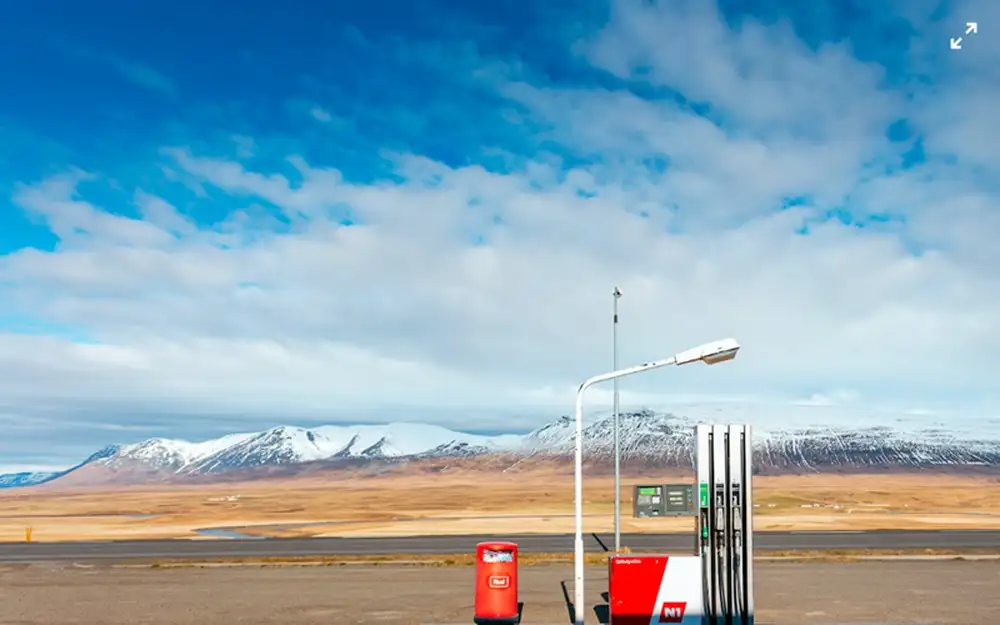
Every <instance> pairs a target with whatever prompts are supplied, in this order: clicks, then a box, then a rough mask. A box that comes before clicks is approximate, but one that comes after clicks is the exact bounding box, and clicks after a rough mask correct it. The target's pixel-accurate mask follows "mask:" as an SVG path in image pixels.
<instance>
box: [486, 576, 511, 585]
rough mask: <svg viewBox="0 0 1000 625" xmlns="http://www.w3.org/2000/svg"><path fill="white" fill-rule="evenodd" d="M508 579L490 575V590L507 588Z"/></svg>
mask: <svg viewBox="0 0 1000 625" xmlns="http://www.w3.org/2000/svg"><path fill="white" fill-rule="evenodd" d="M508 586H510V578H509V577H507V576H506V575H490V588H507V587H508Z"/></svg>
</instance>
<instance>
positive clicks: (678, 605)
mask: <svg viewBox="0 0 1000 625" xmlns="http://www.w3.org/2000/svg"><path fill="white" fill-rule="evenodd" d="M687 605H688V604H687V601H666V602H664V603H663V605H662V606H660V622H661V623H680V622H682V621H683V620H684V612H685V611H686V610H687Z"/></svg>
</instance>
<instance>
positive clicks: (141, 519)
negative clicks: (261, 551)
mask: <svg viewBox="0 0 1000 625" xmlns="http://www.w3.org/2000/svg"><path fill="white" fill-rule="evenodd" d="M690 480H691V476H690V475H678V474H674V475H647V476H643V477H642V478H641V479H635V478H632V477H629V478H626V479H623V488H622V491H623V498H624V499H625V501H624V502H623V505H622V508H623V523H622V525H623V531H626V532H669V531H675V530H676V531H688V530H690V529H691V527H692V524H693V520H692V519H690V518H682V519H634V518H632V503H631V495H632V485H633V484H635V483H638V482H642V483H657V482H684V481H690ZM572 482H573V477H572V474H571V473H568V472H567V471H565V470H559V471H557V470H541V469H539V470H535V471H531V472H516V473H500V472H497V471H482V470H480V471H477V470H472V469H462V470H454V471H446V472H443V473H440V474H434V475H428V474H418V475H407V474H394V475H383V476H375V477H369V476H352V475H340V476H338V475H335V474H334V475H328V476H323V477H322V478H316V477H310V478H299V479H292V480H258V481H253V482H239V483H235V482H234V483H218V484H211V485H205V484H203V485H172V486H156V487H154V486H147V487H121V486H118V487H115V486H104V487H100V488H96V487H91V488H83V487H77V488H72V489H59V488H56V487H55V486H40V487H33V488H22V489H9V490H6V491H0V541H21V540H24V539H25V536H26V530H27V529H28V528H30V529H31V540H32V541H59V540H104V539H138V538H197V537H199V536H208V535H207V534H203V533H199V532H197V531H196V530H199V529H211V528H232V527H239V528H241V529H240V530H239V531H240V532H241V533H244V534H248V535H258V536H283V537H306V536H393V535H413V534H421V535H427V534H489V533H494V532H495V533H504V532H508V533H509V532H510V531H511V528H512V527H514V528H516V530H517V532H518V533H533V532H537V533H564V532H571V531H572V529H573V517H572V512H573V501H572V492H573V491H572ZM754 493H755V510H754V512H755V528H756V529H757V530H809V529H819V530H837V529H843V530H864V529H945V528H967V529H992V528H1000V478H998V477H997V476H995V475H994V476H987V475H979V476H961V475H934V474H926V473H920V474H908V475H825V474H813V475H805V476H774V477H769V476H758V477H756V478H754ZM584 496H585V500H586V502H585V508H584V512H585V514H587V515H589V516H588V518H587V519H586V521H585V523H586V529H587V531H589V532H607V531H610V530H611V528H612V510H613V503H612V501H613V488H612V481H611V479H610V478H609V477H604V476H601V477H588V478H587V481H586V488H585V493H584ZM512 517H513V518H512Z"/></svg>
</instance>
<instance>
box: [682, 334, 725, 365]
mask: <svg viewBox="0 0 1000 625" xmlns="http://www.w3.org/2000/svg"><path fill="white" fill-rule="evenodd" d="M738 351H740V344H739V343H737V342H736V339H722V340H721V341H713V342H711V343H705V344H704V345H701V346H699V347H695V348H694V349H689V350H686V351H683V352H681V353H679V354H677V355H676V356H674V360H675V364H677V365H686V364H688V363H692V362H699V361H700V362H703V363H705V364H706V365H717V364H719V363H720V362H726V361H728V360H732V359H733V358H736V353H737V352H738Z"/></svg>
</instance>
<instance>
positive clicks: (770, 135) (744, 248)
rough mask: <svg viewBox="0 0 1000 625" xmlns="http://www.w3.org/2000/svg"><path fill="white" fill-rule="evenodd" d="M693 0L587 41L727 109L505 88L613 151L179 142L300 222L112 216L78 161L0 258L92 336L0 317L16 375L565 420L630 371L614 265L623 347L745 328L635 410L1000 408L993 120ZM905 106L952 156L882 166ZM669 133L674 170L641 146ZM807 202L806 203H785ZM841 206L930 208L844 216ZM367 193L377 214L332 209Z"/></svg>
mask: <svg viewBox="0 0 1000 625" xmlns="http://www.w3.org/2000/svg"><path fill="white" fill-rule="evenodd" d="M671 6H674V5H671ZM673 11H674V9H673V8H658V9H653V8H645V7H644V6H643V5H642V4H641V3H638V2H624V1H623V2H620V3H618V8H617V10H616V11H615V12H614V15H613V18H612V21H611V22H610V24H609V25H608V27H607V28H606V29H605V30H604V31H602V32H601V33H599V34H598V35H596V36H595V37H594V38H592V39H591V40H588V41H587V42H584V43H583V44H581V46H580V50H581V52H582V53H584V54H586V55H587V58H589V59H591V60H592V61H593V62H594V63H596V64H598V65H600V66H602V67H604V68H607V69H608V70H610V71H612V72H615V73H618V74H620V75H623V76H624V75H633V71H632V70H633V68H634V67H635V66H636V64H642V65H645V66H646V67H647V68H648V70H649V71H648V73H647V75H648V76H649V77H651V80H653V81H654V82H656V83H660V84H662V85H669V86H672V87H675V88H678V89H680V90H682V91H684V92H685V93H687V94H689V95H690V96H691V97H693V98H695V99H697V100H702V101H707V102H710V103H711V104H713V105H714V106H715V107H716V111H717V112H718V115H719V116H720V119H721V120H723V123H722V124H721V127H720V126H718V125H716V124H713V123H712V122H709V121H707V120H706V119H703V118H701V117H698V116H696V115H694V114H693V113H690V112H688V111H685V110H683V109H681V108H679V107H678V106H677V105H676V104H675V103H674V102H673V101H668V100H661V101H649V100H642V99H640V98H638V97H637V96H635V95H631V94H629V93H626V92H620V93H614V92H607V91H600V90H581V89H576V90H573V91H560V90H558V89H556V88H553V87H546V86H539V85H532V84H528V83H504V84H501V85H500V89H501V91H502V93H503V94H505V95H506V96H507V97H510V98H512V99H513V100H515V101H516V102H518V103H519V104H520V105H521V106H522V107H524V109H525V114H528V115H531V116H533V117H535V118H536V119H539V120H544V121H545V122H546V123H547V124H548V126H549V131H548V132H549V133H550V136H551V138H553V139H556V140H558V141H560V142H562V143H563V144H564V145H566V146H568V147H570V148H573V149H577V150H581V151H583V152H585V153H591V154H601V155H603V156H604V157H605V158H604V162H602V163H601V164H594V165H589V166H580V167H578V168H576V169H574V170H572V171H570V172H568V173H565V172H562V171H560V168H559V166H558V165H557V164H553V163H552V160H551V159H548V158H541V157H540V158H539V160H538V161H537V162H535V163H533V164H531V165H530V166H529V167H528V168H527V170H526V171H523V172H515V173H511V174H497V173H490V172H487V171H485V170H483V169H482V168H479V167H474V166H470V167H464V168H457V169H453V168H450V167H447V166H445V165H444V164H441V163H437V162H434V161H432V160H429V159H426V158H423V157H420V156H415V155H399V156H398V157H397V158H396V161H395V163H396V166H397V173H398V174H399V175H400V176H401V177H402V181H401V182H395V183H390V182H383V183H379V184H375V185H371V186H363V185H356V184H352V183H349V182H345V180H344V177H343V176H342V175H341V174H340V172H338V171H336V170H333V169H325V168H321V167H317V166H312V165H310V164H309V163H306V162H305V161H304V160H303V159H301V158H298V157H296V156H294V155H290V158H289V162H290V163H291V164H292V165H293V166H294V167H295V168H296V169H297V170H298V172H299V174H301V176H302V181H301V183H298V182H297V183H296V184H294V185H293V184H292V183H291V182H290V181H289V180H288V179H287V178H286V177H284V176H282V175H280V174H276V173H271V172H267V171H255V170H251V169H247V168H245V166H244V165H242V164H240V163H239V162H236V161H225V160H219V159H213V158H207V157H203V156H200V155H198V154H195V153H192V152H191V151H189V150H187V149H184V148H171V149H167V150H165V152H164V154H165V155H166V157H167V158H168V159H169V161H170V162H169V167H171V168H175V169H176V170H178V171H180V172H183V175H184V176H185V177H186V178H190V179H191V180H194V181H196V182H197V184H198V185H200V186H203V187H205V188H211V187H216V188H217V189H220V190H222V191H225V192H227V193H230V194H232V195H234V196H236V197H240V198H245V200H246V201H247V202H248V203H249V202H252V201H256V200H255V198H258V199H263V200H265V201H267V202H268V203H271V204H273V205H275V206H277V207H279V208H280V209H281V210H282V211H283V212H284V213H285V214H286V215H287V216H289V217H290V218H291V219H292V222H293V225H294V227H293V228H292V229H291V232H288V233H285V234H261V232H265V233H266V230H267V226H268V224H267V223H266V222H263V221H261V218H260V217H259V216H251V215H250V214H249V213H245V214H241V215H237V216H234V217H233V218H232V219H231V221H230V223H229V225H228V227H227V228H223V229H220V230H213V231H210V230H206V229H201V230H197V231H196V230H195V228H196V226H195V224H194V223H193V222H192V221H190V220H189V219H188V218H186V217H183V216H182V215H181V214H180V213H179V212H178V211H177V210H176V208H174V206H172V205H171V203H170V202H168V201H167V198H159V197H155V196H153V195H151V194H150V193H148V192H146V191H143V190H139V189H137V190H136V191H135V197H134V200H135V205H136V207H137V208H138V209H139V210H140V214H141V215H142V216H143V219H142V220H139V219H129V218H126V217H121V216H114V215H111V214H109V213H106V212H104V211H102V210H101V208H102V207H99V206H96V205H95V204H93V203H91V202H88V201H86V200H85V199H83V198H82V197H80V196H78V195H76V194H75V190H76V184H77V183H78V182H80V181H81V180H83V179H84V178H83V175H82V174H74V175H73V176H66V177H58V178H53V179H49V180H46V181H43V182H40V183H38V184H35V185H31V186H25V187H23V188H21V189H20V190H19V191H18V194H17V196H16V197H15V200H16V201H17V202H18V203H19V204H20V205H21V206H23V207H24V208H25V209H26V210H28V211H30V212H32V213H33V214H34V215H36V216H38V217H39V218H42V219H45V220H46V222H47V223H48V224H49V225H50V227H51V228H52V229H53V231H55V232H56V233H57V234H58V235H59V236H60V237H61V238H62V240H63V246H62V247H61V248H60V249H59V250H57V251H56V252H55V253H51V254H48V253H41V252H38V251H33V250H24V251H21V252H18V253H16V254H11V255H9V256H6V257H0V285H5V286H0V289H3V291H2V292H0V294H3V295H4V296H6V297H9V298H11V301H13V302H16V304H17V306H18V307H19V308H20V309H22V310H25V311H27V312H29V313H30V314H32V315H37V316H40V317H44V318H46V319H48V320H50V321H52V322H58V323H61V324H68V325H73V326H79V327H83V328H86V330H87V333H88V335H90V336H91V337H93V338H94V339H95V341H97V342H98V344H71V343H68V342H66V341H64V340H61V339H57V338H52V337H28V336H13V335H0V395H3V396H5V397H9V398H11V401H17V402H18V403H19V404H20V405H23V406H30V405H31V403H32V402H35V401H43V400H45V401H56V400H60V401H65V402H67V404H73V403H86V402H88V401H91V402H99V403H102V405H106V403H107V402H119V403H120V404H121V405H123V406H128V407H130V408H135V409H151V407H152V406H154V405H155V406H156V407H157V408H158V409H159V410H161V411H162V410H164V409H167V408H169V409H172V410H178V411H209V412H212V411H216V412H243V413H247V414H262V415H267V417H268V419H269V420H273V419H275V418H281V417H282V416H283V415H291V414H304V415H310V416H322V415H324V414H330V413H332V412H334V410H333V409H332V408H331V407H332V406H337V407H343V406H356V407H359V408H360V407H363V406H373V405H377V406H383V405H384V406H407V405H408V406H417V407H419V406H423V407H425V408H426V407H432V406H439V405H443V406H453V407H460V406H482V407H496V406H508V407H510V408H511V409H516V408H518V407H519V406H525V405H548V406H556V407H559V408H560V409H562V410H563V411H567V412H568V411H569V410H570V409H571V407H572V392H573V389H574V388H575V386H576V384H578V383H579V382H580V381H581V380H582V379H584V378H586V377H588V376H590V375H592V374H594V373H597V372H599V371H601V370H602V369H606V368H607V367H608V366H609V365H610V356H611V329H610V327H609V326H610V308H611V303H612V301H611V289H612V288H613V286H614V285H616V284H617V285H619V286H621V288H622V289H623V291H624V293H625V296H624V298H623V299H622V300H621V307H622V324H621V344H622V348H621V358H622V362H623V363H633V362H641V361H645V360H649V359H654V358H658V357H662V356H665V355H668V354H669V353H670V352H671V351H679V350H681V349H684V348H687V347H691V346H693V345H694V344H697V343H700V342H703V341H708V340H713V339H717V338H722V337H725V336H734V337H737V338H738V339H739V340H740V341H741V342H742V343H743V344H744V350H743V352H742V353H741V355H740V357H739V358H738V359H737V360H736V361H735V362H733V363H729V364H727V365H724V366H719V367H711V368H709V367H704V366H691V367H684V368H679V369H675V370H672V371H669V372H664V373H662V374H650V375H647V376H645V377H639V378H634V379H632V378H630V379H627V380H625V381H623V383H622V386H623V391H624V395H623V402H624V403H625V404H626V405H627V404H628V403H629V402H633V403H654V402H658V401H662V400H664V399H665V398H669V397H670V396H682V395H683V396H690V395H701V396H720V395H721V396H725V395H738V396H744V397H747V396H749V397H753V396H768V397H783V398H784V399H785V400H786V401H787V402H790V403H794V402H796V401H798V400H799V399H800V398H808V399H807V401H806V403H811V404H819V405H832V404H840V403H852V404H853V403H858V402H862V403H864V402H874V403H886V402H888V403H895V404H896V405H898V406H900V407H901V408H902V409H911V408H912V407H913V406H920V407H921V408H920V409H921V410H925V409H929V407H932V406H933V405H934V404H941V403H950V404H953V405H954V406H962V405H968V406H973V405H978V404H981V403H982V402H984V401H987V400H991V401H1000V397H998V395H997V394H996V391H995V382H996V379H997V373H998V371H1000V367H998V366H997V365H996V364H995V360H994V354H995V353H997V352H998V350H1000V289H998V288H997V283H998V279H1000V252H998V250H1000V248H998V247H997V246H996V245H995V242H994V240H993V236H995V234H991V233H996V232H1000V223H998V222H997V221H996V220H997V212H996V198H997V195H996V192H997V189H995V188H991V187H990V184H989V181H988V180H985V179H984V178H983V177H982V176H981V175H980V174H979V172H977V170H976V169H975V168H974V167H973V165H975V167H978V168H984V167H985V168H986V169H987V170H988V171H992V172H996V170H997V167H998V165H1000V161H998V160H997V159H998V158H1000V155H991V154H990V153H989V152H988V150H984V149H981V146H978V144H976V143H975V142H974V141H972V142H971V143H970V142H966V141H965V140H964V139H963V140H962V141H959V140H958V139H957V138H956V137H963V136H965V135H968V134H971V135H972V136H973V138H974V135H975V133H970V132H969V128H970V126H969V125H968V124H969V123H971V122H968V121H961V122H960V121H959V119H958V117H957V116H956V115H957V114H956V112H955V111H957V110H959V108H956V107H960V102H959V101H958V100H957V99H952V100H947V99H946V100H945V101H943V102H937V101H935V100H933V99H919V98H917V99H915V100H913V101H910V100H907V99H906V98H904V97H903V96H902V95H901V94H898V93H895V92H893V91H890V90H889V89H887V88H886V87H885V86H884V85H883V84H882V83H881V82H880V81H881V78H882V73H881V72H880V70H878V69H877V68H875V67H873V66H871V65H867V64H862V63H859V62H858V61H856V60H855V59H854V58H853V57H852V56H851V55H850V51H849V50H848V49H847V48H846V47H845V46H843V45H838V46H828V47H826V48H823V49H821V50H820V51H819V52H815V53H814V52H810V51H809V50H808V49H807V48H806V47H805V46H804V45H802V44H800V43H799V42H797V40H796V39H795V38H794V36H793V35H792V33H791V31H790V30H789V28H788V27H787V26H786V25H782V24H777V25H772V26H765V25H762V24H745V25H744V26H743V28H742V30H740V31H731V30H729V29H728V28H726V27H725V26H723V25H722V24H721V22H720V21H719V18H718V15H716V14H715V13H713V12H711V11H708V10H706V9H705V8H704V3H691V2H689V3H684V6H683V8H682V9H680V10H679V13H674V12H673ZM675 48H676V49H675ZM679 50H683V54H680V55H679V54H678V51H679ZM915 54H916V52H915ZM978 97H979V98H980V101H979V103H978V104H976V106H975V107H974V108H972V109H971V113H970V114H971V115H974V116H977V117H978V116H982V117H984V118H985V116H986V115H987V111H988V110H990V108H989V106H988V105H989V104H991V103H992V104H996V103H997V94H996V92H995V91H987V90H986V89H985V88H983V89H981V90H980V91H979V93H978ZM315 110H316V109H314V113H313V114H314V116H315ZM904 116H912V117H913V119H914V120H915V121H916V123H918V124H919V125H920V126H921V129H922V131H923V132H925V133H926V135H927V140H926V145H927V146H928V149H932V148H933V149H935V150H940V151H949V152H955V153H957V154H958V158H959V160H958V164H957V165H949V164H947V163H943V162H937V161H935V162H932V163H930V164H928V165H926V166H923V167H920V168H916V169H913V170H908V171H905V172H899V173H895V174H891V175H889V174H885V173H884V171H885V168H886V167H887V164H889V163H890V162H891V161H892V160H893V159H894V158H895V157H897V156H898V154H897V153H896V152H897V151H898V150H899V149H900V148H899V147H898V146H891V145H890V144H889V143H888V141H887V140H886V139H885V138H884V136H883V132H884V130H885V126H886V125H887V124H888V123H890V122H891V121H892V120H893V119H895V118H898V117H904ZM984 132H988V131H984ZM970 141H971V140H970ZM970 146H971V147H970ZM658 155H659V156H664V157H666V158H667V159H668V160H669V163H670V167H669V168H668V169H667V171H666V173H665V174H659V173H655V172H654V173H649V172H647V171H645V170H643V169H640V168H639V167H638V166H637V163H638V162H640V161H642V159H644V158H649V157H651V156H658ZM564 173H565V175H563V174H564ZM585 196H589V197H585ZM789 196H808V197H810V198H811V202H809V203H807V204H806V205H804V206H799V207H796V208H791V209H789V210H786V211H783V212H775V209H776V208H777V207H778V206H780V205H781V202H782V201H783V199H784V198H787V197H789ZM842 204H846V205H847V206H848V208H850V209H851V210H852V211H853V212H855V213H857V214H860V215H871V214H880V213H885V212H889V213H894V214H902V215H905V216H906V217H907V220H908V221H907V222H906V223H905V224H902V225H896V226H893V227H885V228H866V229H860V228H857V227H854V226H844V225H841V224H839V223H837V222H835V221H828V222H825V223H824V222H823V221H822V219H820V217H821V216H822V215H823V214H824V212H825V211H826V210H828V209H831V208H836V207H839V206H840V205H842ZM344 206H350V208H351V212H352V216H353V217H354V218H355V219H356V221H357V222H358V223H357V225H355V226H352V227H349V228H345V227H341V226H339V225H338V221H339V219H340V215H339V211H341V210H342V208H343V207H344ZM675 208H676V209H679V210H675ZM643 211H645V213H647V217H643V216H641V213H642V212H643ZM807 221H808V222H811V223H812V226H811V234H810V236H808V237H806V236H800V235H798V234H796V230H797V229H799V228H800V227H801V226H802V225H803V224H804V223H806V222H807ZM246 228H252V229H254V231H255V233H256V236H254V237H245V236H242V235H241V232H242V231H243V230H244V229H246ZM478 239H481V240H482V242H481V243H480V242H477V240H478ZM222 244H226V246H225V247H223V246H222ZM915 250H922V251H921V252H920V253H916V252H915ZM845 389H849V390H845ZM606 391H607V389H600V390H595V392H594V400H595V402H602V403H603V402H605V401H606V400H607V392H606ZM924 407H928V408H924ZM276 415H277V417H276ZM393 416H394V415H393ZM390 418H391V416H390ZM497 423H499V424H501V425H502V424H503V422H502V421H498V422H497ZM497 423H493V424H469V425H470V427H474V426H476V425H496V424H497Z"/></svg>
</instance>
